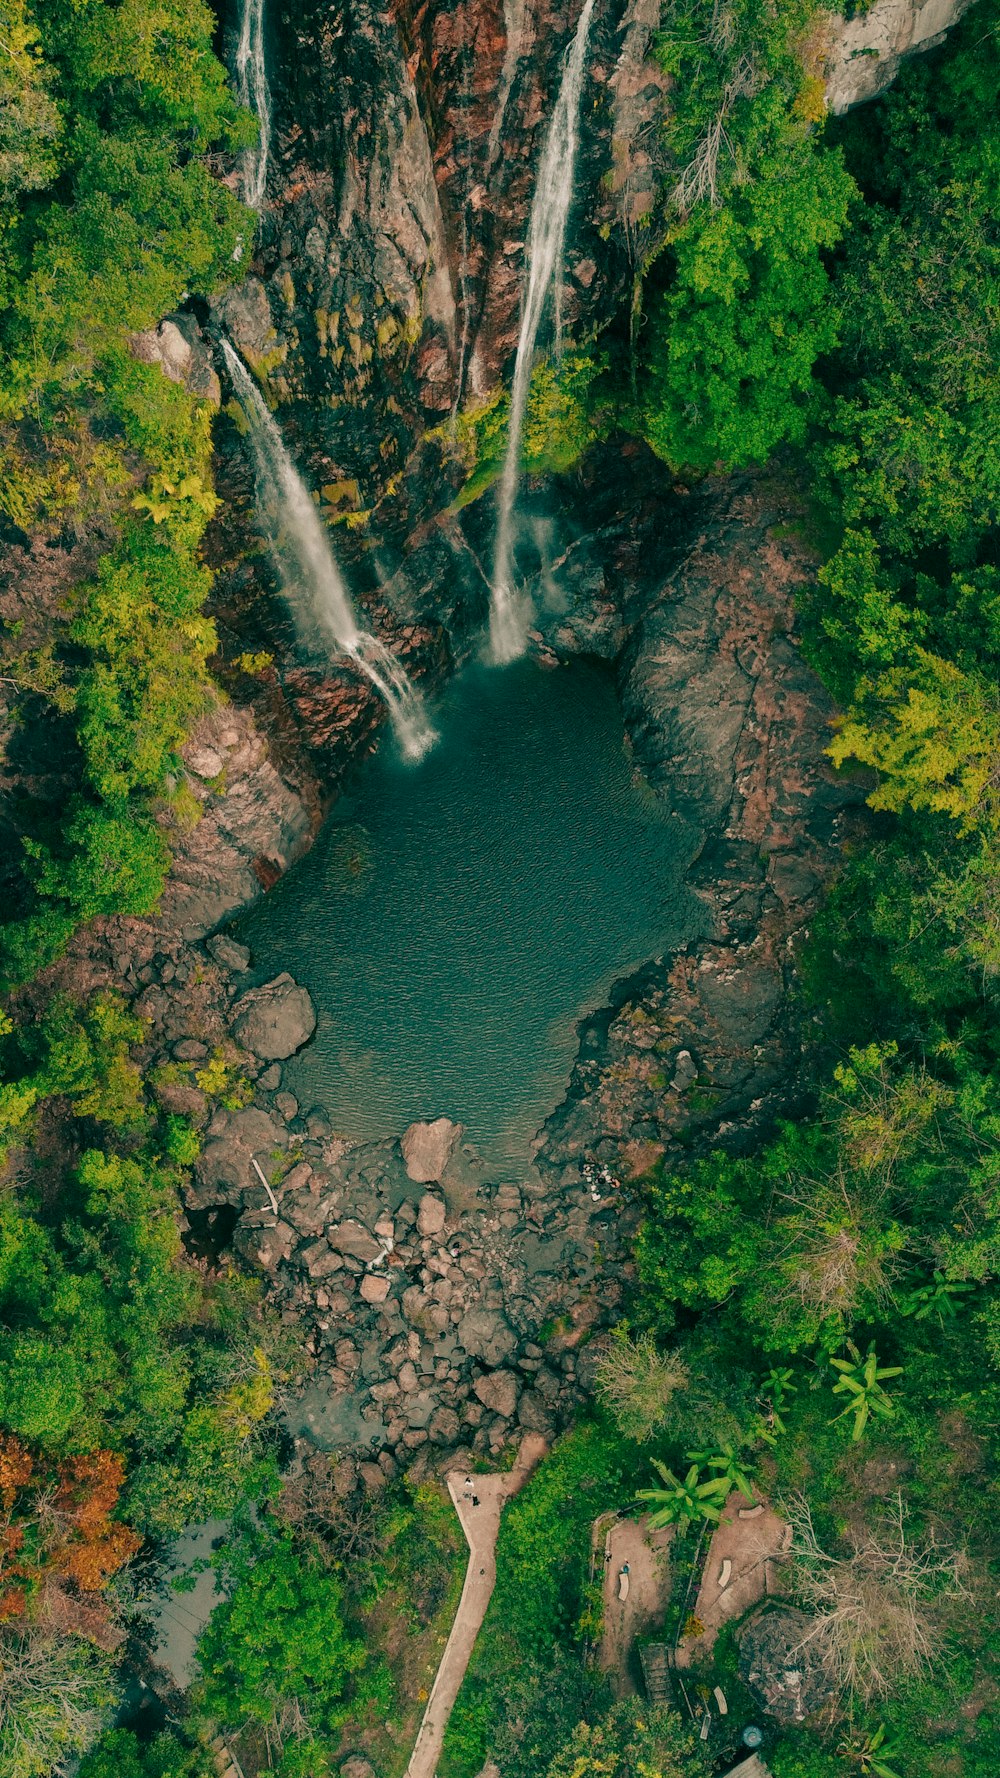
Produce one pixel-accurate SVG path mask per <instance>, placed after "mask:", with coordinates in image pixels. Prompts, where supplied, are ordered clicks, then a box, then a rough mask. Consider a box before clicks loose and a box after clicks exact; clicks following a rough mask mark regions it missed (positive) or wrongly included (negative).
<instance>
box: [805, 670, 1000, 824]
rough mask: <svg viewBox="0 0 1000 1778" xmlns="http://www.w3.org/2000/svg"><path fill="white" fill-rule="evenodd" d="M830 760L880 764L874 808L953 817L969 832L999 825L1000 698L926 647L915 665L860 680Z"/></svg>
mask: <svg viewBox="0 0 1000 1778" xmlns="http://www.w3.org/2000/svg"><path fill="white" fill-rule="evenodd" d="M830 756H831V758H832V759H833V761H834V763H835V764H836V765H842V764H843V763H844V761H845V760H846V759H851V758H854V759H859V760H860V761H861V762H862V764H864V765H870V766H874V767H875V769H876V771H877V772H878V774H879V779H878V784H877V785H876V788H875V789H874V790H873V791H872V793H871V795H870V797H869V799H868V800H869V802H870V803H871V805H872V808H874V809H891V810H892V812H893V813H894V814H899V813H900V812H901V811H902V810H903V809H904V808H907V807H908V808H911V809H916V810H927V811H929V812H930V813H932V814H940V815H950V816H951V817H952V819H953V820H955V821H957V822H958V824H959V827H960V830H961V831H962V832H966V833H967V832H969V831H970V830H971V829H973V828H974V827H976V826H989V827H991V828H993V827H995V825H996V821H997V815H998V812H1000V811H998V806H997V779H998V768H1000V700H998V698H997V694H996V691H995V690H994V689H993V687H991V686H987V685H985V684H984V683H983V682H982V680H981V679H979V678H978V677H976V676H974V675H972V674H969V673H963V672H962V670H961V669H960V668H959V667H956V666H955V665H954V664H953V662H951V661H946V660H942V659H941V658H940V657H939V656H937V655H933V654H929V653H928V652H927V651H926V649H923V648H917V649H915V650H914V653H913V661H912V664H911V665H910V666H908V667H904V666H900V667H896V668H894V669H893V670H892V671H891V672H889V673H885V674H883V675H882V677H881V678H879V679H876V680H863V681H862V682H861V684H860V686H859V687H858V693H857V698H856V701H855V703H854V705H853V706H852V708H851V710H850V712H849V713H848V715H847V716H846V717H844V718H843V720H842V721H841V722H840V724H839V725H838V729H837V734H836V736H835V738H834V740H833V742H832V743H831V746H830Z"/></svg>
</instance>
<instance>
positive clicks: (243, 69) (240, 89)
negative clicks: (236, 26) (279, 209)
mask: <svg viewBox="0 0 1000 1778" xmlns="http://www.w3.org/2000/svg"><path fill="white" fill-rule="evenodd" d="M236 95H237V98H238V99H239V101H240V104H241V105H245V106H246V108H247V110H248V111H252V112H253V114H254V116H255V117H256V119H257V122H258V124H259V126H260V135H259V137H258V139H257V145H256V147H254V148H248V149H247V152H246V155H245V158H244V166H243V199H244V202H245V203H247V204H249V205H250V208H251V209H252V210H259V209H260V207H261V204H262V203H263V202H264V191H265V188H266V186H267V160H268V154H269V152H270V148H271V92H270V88H269V87H268V84H267V69H266V67H265V65H264V0H242V13H241V16H240V40H239V43H238V45H237V48H236Z"/></svg>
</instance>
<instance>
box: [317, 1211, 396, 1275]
mask: <svg viewBox="0 0 1000 1778" xmlns="http://www.w3.org/2000/svg"><path fill="white" fill-rule="evenodd" d="M326 1238H327V1241H328V1242H329V1244H330V1246H331V1247H335V1248H336V1250H337V1252H338V1253H347V1254H349V1255H350V1257H351V1258H352V1259H360V1260H362V1261H363V1262H364V1264H365V1265H368V1263H369V1261H371V1260H373V1259H377V1258H378V1256H379V1254H380V1253H381V1252H382V1245H381V1242H379V1241H376V1239H375V1236H374V1235H373V1234H372V1233H371V1231H370V1230H369V1229H366V1228H365V1225H364V1223H363V1222H357V1221H355V1219H354V1218H353V1217H348V1219H347V1221H346V1222H338V1223H333V1224H331V1226H330V1227H329V1228H328V1229H327V1231H326Z"/></svg>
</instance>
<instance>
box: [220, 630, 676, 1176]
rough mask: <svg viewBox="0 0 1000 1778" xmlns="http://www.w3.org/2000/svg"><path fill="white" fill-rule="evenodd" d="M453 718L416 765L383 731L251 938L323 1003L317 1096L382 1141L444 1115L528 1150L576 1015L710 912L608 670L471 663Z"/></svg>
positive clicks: (257, 915)
mask: <svg viewBox="0 0 1000 1778" xmlns="http://www.w3.org/2000/svg"><path fill="white" fill-rule="evenodd" d="M435 723H436V726H437V728H438V729H439V731H440V734H441V740H440V742H439V744H438V746H437V747H436V748H435V749H434V751H433V752H432V753H430V754H429V755H428V756H427V757H426V758H425V759H424V760H423V761H422V762H421V763H420V764H419V765H417V766H412V765H409V766H408V765H404V764H403V763H402V762H401V761H400V760H399V758H398V756H397V755H396V754H395V752H394V751H393V750H392V747H391V743H387V744H386V745H385V746H384V748H383V750H382V751H381V752H380V753H379V755H378V756H377V757H376V758H374V759H373V760H371V761H369V762H368V763H366V764H365V765H364V766H363V767H361V768H360V769H359V771H358V772H357V774H356V776H355V779H354V781H353V783H352V785H351V787H350V791H351V794H350V796H349V797H345V798H343V799H342V800H341V801H340V802H339V803H338V804H337V806H336V808H335V810H334V812H333V816H332V818H331V820H330V821H329V823H328V825H327V827H326V828H325V830H324V832H323V833H322V834H321V836H320V838H319V840H318V841H317V844H316V846H315V848H314V849H313V851H312V853H311V854H310V855H309V857H308V858H306V859H305V860H304V861H303V863H302V864H300V865H298V866H296V868H295V869H294V870H293V871H292V872H291V873H290V875H289V876H288V877H286V878H285V879H284V881H283V882H282V883H280V884H279V885H278V887H277V889H276V890H275V891H274V892H273V893H272V894H271V895H269V896H268V897H267V898H266V900H265V901H264V902H263V903H262V904H260V905H259V906H258V908H257V909H255V910H254V912H253V913H252V914H250V915H248V916H246V917H245V918H244V919H243V920H242V921H241V922H240V926H239V936H240V937H241V938H244V939H245V940H246V942H247V943H249V944H250V945H252V947H253V951H254V966H255V970H256V971H258V972H259V973H260V974H261V975H265V974H266V975H271V974H273V973H275V972H276V971H278V970H279V969H288V970H291V972H292V974H293V975H295V976H296V977H297V979H298V980H299V981H301V982H303V983H304V984H305V985H306V986H307V987H308V988H309V989H310V991H311V993H312V995H313V999H314V1000H315V1003H316V1009H317V1013H318V1016H319V1026H318V1030H317V1034H316V1037H315V1039H314V1041H313V1042H312V1043H311V1044H310V1045H309V1047H308V1048H307V1049H306V1050H304V1051H303V1052H302V1054H301V1055H300V1056H298V1057H297V1058H295V1060H294V1061H292V1062H289V1063H287V1064H286V1066H285V1084H286V1085H287V1086H288V1087H290V1088H291V1090H292V1091H293V1092H294V1093H296V1094H297V1096H298V1097H299V1099H300V1101H301V1102H302V1104H303V1105H304V1106H305V1107H307V1108H308V1107H311V1106H313V1105H316V1104H319V1105H322V1107H323V1108H324V1110H325V1111H326V1113H327V1115H328V1116H329V1117H330V1118H331V1120H332V1122H333V1124H334V1126H335V1127H336V1128H337V1129H339V1130H341V1131H343V1132H344V1134H346V1135H350V1136H355V1137H365V1138H375V1137H382V1136H388V1135H395V1134H398V1133H399V1132H400V1131H402V1130H403V1129H404V1128H405V1127H406V1125H407V1124H408V1123H410V1122H411V1121H412V1120H413V1119H414V1118H421V1117H437V1116H439V1115H442V1114H443V1115H445V1116H448V1117H452V1118H455V1119H456V1120H458V1121H459V1122H461V1123H463V1124H465V1126H466V1129H467V1131H468V1135H469V1137H470V1139H471V1140H473V1141H474V1142H476V1143H477V1144H478V1145H479V1147H480V1148H481V1149H483V1151H484V1152H485V1153H487V1154H488V1155H489V1156H490V1157H491V1158H493V1159H496V1160H498V1161H504V1162H516V1161H518V1160H519V1159H522V1158H525V1157H526V1156H527V1153H528V1152H529V1145H530V1140H531V1137H532V1136H533V1135H534V1133H535V1132H536V1130H537V1129H538V1127H539V1125H540V1124H541V1123H542V1122H543V1120H544V1118H545V1117H546V1116H547V1114H548V1113H549V1111H551V1110H552V1108H553V1107H554V1106H555V1105H556V1104H557V1103H558V1101H559V1099H560V1098H561V1096H562V1093H563V1090H564V1088H565V1085H566V1082H567V1080H568V1077H569V1072H570V1068H571V1066H572V1061H573V1057H574V1055H575V1053H576V1047H577V1037H576V1025H577V1022H578V1021H579V1019H580V1018H581V1017H582V1016H583V1015H584V1014H585V1013H586V1012H588V1011H590V1010H591V1009H593V1008H595V1007H597V1006H600V1005H601V1004H602V1002H603V1001H604V999H605V997H606V995H607V992H608V990H609V988H610V986H611V984H612V982H614V981H615V980H616V978H618V977H619V976H622V975H625V974H627V973H628V972H629V971H630V970H632V969H634V968H636V967H638V965H639V964H641V963H642V962H644V961H645V960H646V959H647V958H649V957H651V956H654V955H656V954H657V953H658V952H660V951H662V950H663V949H664V948H665V947H666V946H669V945H671V944H674V943H676V942H677V941H678V940H679V939H680V938H682V937H685V936H690V935H693V933H694V932H695V931H696V930H697V928H698V925H699V910H698V906H697V904H696V903H695V901H694V900H693V898H692V897H691V896H690V895H689V893H688V892H687V891H686V890H684V889H682V888H681V887H680V883H679V878H680V875H681V872H682V871H683V869H684V866H685V864H686V862H687V859H688V857H689V855H690V836H689V833H688V831H687V830H686V829H685V828H684V827H683V825H682V823H681V821H680V820H679V819H678V818H677V817H676V816H673V815H671V814H670V812H669V811H668V810H667V809H666V808H665V807H664V806H663V805H662V804H661V803H660V802H658V801H657V800H656V799H654V798H653V796H652V794H651V793H650V792H649V790H648V789H647V788H646V787H645V785H644V784H643V783H642V781H641V780H640V779H638V778H637V776H636V775H635V774H634V773H633V770H632V767H631V765H630V763H629V760H628V757H627V754H626V751H625V748H624V745H623V733H622V720H621V714H620V711H619V708H618V703H617V700H616V698H615V694H614V690H613V686H612V684H611V681H610V679H609V678H608V677H607V676H606V674H605V673H604V672H603V671H601V670H600V669H598V668H596V667H593V666H590V665H585V664H574V665H572V666H569V667H561V668H558V669H555V670H552V671H546V670H544V669H542V668H540V667H538V666H536V665H535V664H533V663H531V662H520V663H518V664H517V665H516V666H514V667H509V668H507V669H506V670H504V671H502V672H500V671H496V670H493V671H488V670H486V669H473V670H470V671H468V672H467V673H466V674H465V675H463V677H462V678H461V679H460V680H459V681H458V682H457V683H456V684H454V685H453V686H452V687H451V688H450V690H449V692H448V694H447V697H446V698H445V699H444V700H443V702H442V704H441V706H440V708H439V709H438V710H437V712H436V713H435Z"/></svg>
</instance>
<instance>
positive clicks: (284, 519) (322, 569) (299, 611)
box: [222, 339, 437, 759]
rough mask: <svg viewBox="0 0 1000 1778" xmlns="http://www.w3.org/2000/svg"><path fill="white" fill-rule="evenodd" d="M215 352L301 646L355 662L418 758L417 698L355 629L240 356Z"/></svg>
mask: <svg viewBox="0 0 1000 1778" xmlns="http://www.w3.org/2000/svg"><path fill="white" fill-rule="evenodd" d="M222 350H223V353H224V354H225V359H226V365H227V368H228V370H229V374H230V376H231V378H232V382H233V388H234V390H235V393H236V395H237V397H238V399H239V401H240V403H241V404H242V406H243V409H244V412H245V413H246V417H247V424H248V426H249V428H250V442H251V444H252V446H253V453H254V461H255V465H256V469H257V498H258V504H259V509H260V513H261V517H262V518H263V520H264V522H265V524H266V526H267V529H268V532H269V534H270V538H271V543H272V546H273V548H274V552H275V555H276V556H277V558H278V562H279V565H280V566H281V569H282V572H283V574H284V576H285V584H286V593H287V596H288V600H289V604H290V605H291V608H292V613H293V616H294V617H295V620H296V627H297V628H298V630H299V633H300V635H302V636H303V639H304V640H305V641H306V642H307V643H312V642H313V641H314V638H315V631H316V630H317V629H318V630H319V631H320V632H321V633H322V635H323V636H324V638H325V639H326V640H327V641H332V642H333V643H334V644H335V645H336V647H337V649H338V650H340V651H342V652H343V653H344V654H346V655H348V656H349V657H350V658H351V660H352V661H354V662H355V664H356V665H357V666H358V667H359V668H360V670H361V672H362V673H364V674H365V676H366V678H367V679H369V680H370V681H371V683H372V685H374V687H375V689H376V691H377V692H378V693H379V695H380V696H381V697H382V698H383V699H384V701H385V703H386V705H387V707H388V711H389V715H390V717H391V719H392V725H393V727H394V729H395V731H396V734H397V737H398V739H399V744H400V747H401V748H402V750H403V752H404V753H405V755H406V756H407V758H408V759H420V758H422V756H423V755H424V754H425V753H426V752H427V749H428V748H429V747H430V746H431V745H432V743H433V742H434V741H435V740H436V738H437V737H436V736H435V734H434V730H433V729H432V728H431V726H430V723H429V722H428V720H427V715H426V712H425V710H424V706H423V700H422V698H421V696H420V693H419V692H418V691H417V690H416V688H415V687H414V686H413V685H412V684H411V683H410V680H409V678H408V677H407V674H406V672H405V671H404V669H403V667H402V666H401V665H400V663H399V661H398V660H396V658H395V656H394V655H392V654H390V652H389V650H388V649H387V648H386V647H385V645H384V643H382V642H380V641H379V640H378V638H377V637H376V636H372V635H370V634H369V633H368V632H367V631H366V630H360V629H359V628H358V623H357V619H356V617H355V615H354V610H353V607H352V605H351V600H350V596H349V594H348V591H347V588H346V586H345V585H344V582H343V579H342V578H341V574H340V570H339V569H338V567H337V564H336V562H335V560H334V556H333V551H332V549H331V548H330V540H329V538H328V537H327V534H326V530H325V529H324V526H323V523H322V520H321V519H320V516H319V514H318V512H317V511H316V508H315V506H314V505H313V502H312V499H311V497H310V494H309V490H308V488H307V487H306V485H305V483H304V482H303V480H302V477H301V476H300V475H299V473H298V471H297V470H296V468H295V465H294V463H293V462H292V459H291V457H290V456H289V454H288V451H287V450H286V448H285V442H284V440H283V438H282V436H281V433H280V431H279V430H278V426H277V423H276V421H275V419H274V417H273V415H272V414H271V412H270V410H269V408H268V406H267V403H266V402H265V400H264V397H263V396H262V394H261V392H260V390H259V389H258V387H257V384H256V383H255V382H254V379H253V377H252V376H251V375H250V372H249V371H248V370H247V367H246V365H245V364H244V362H243V360H242V358H241V357H240V356H239V353H238V352H236V351H235V350H234V348H233V347H232V346H231V345H230V343H229V341H228V340H225V339H224V340H223V341H222ZM303 601H304V603H303Z"/></svg>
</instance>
